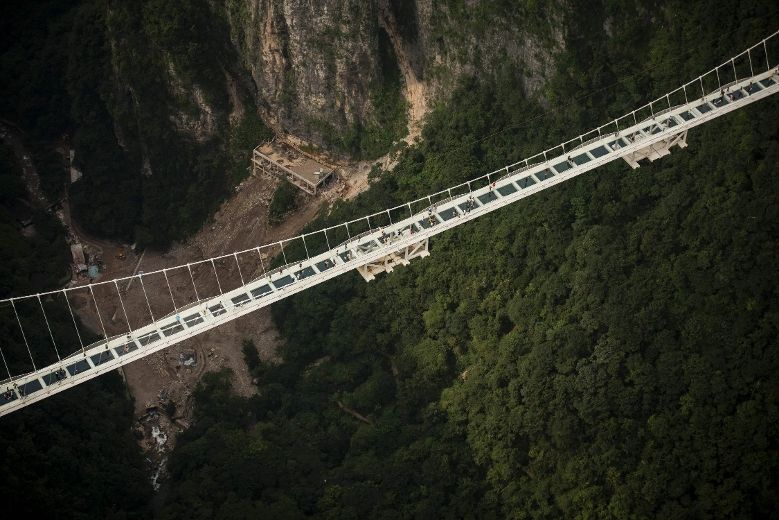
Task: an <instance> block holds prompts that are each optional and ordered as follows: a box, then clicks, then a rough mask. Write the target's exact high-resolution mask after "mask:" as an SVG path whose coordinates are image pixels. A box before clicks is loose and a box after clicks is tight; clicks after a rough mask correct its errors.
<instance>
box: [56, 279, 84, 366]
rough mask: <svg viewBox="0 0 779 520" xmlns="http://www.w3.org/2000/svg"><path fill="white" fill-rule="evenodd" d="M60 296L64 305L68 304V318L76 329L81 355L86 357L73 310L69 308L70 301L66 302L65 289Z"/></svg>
mask: <svg viewBox="0 0 779 520" xmlns="http://www.w3.org/2000/svg"><path fill="white" fill-rule="evenodd" d="M62 295H63V296H64V297H65V303H67V304H68V311H69V312H70V317H71V318H72V319H73V328H74V329H76V336H77V337H78V343H79V345H81V353H82V354H83V355H84V356H86V355H87V353H86V350H84V341H83V340H82V339H81V333H80V332H79V331H78V324H77V323H76V315H75V314H73V309H72V308H71V307H70V301H69V300H68V291H67V289H65V290H63V291H62Z"/></svg>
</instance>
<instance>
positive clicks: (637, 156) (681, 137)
mask: <svg viewBox="0 0 779 520" xmlns="http://www.w3.org/2000/svg"><path fill="white" fill-rule="evenodd" d="M674 145H676V146H678V147H679V148H687V131H686V130H685V131H684V132H682V133H680V134H676V135H672V136H671V137H668V138H667V139H663V140H662V141H658V142H656V143H653V144H650V145H649V146H647V147H645V148H641V149H639V150H636V151H635V152H632V153H630V154H628V155H626V156H624V157H623V159H625V162H627V163H628V164H629V165H630V167H631V168H633V169H634V170H635V169H636V168H638V167H639V166H641V165H640V164H639V163H638V161H640V160H641V159H649V160H650V161H655V160H657V159H660V158H661V157H665V156H666V155H670V154H671V147H672V146H674Z"/></svg>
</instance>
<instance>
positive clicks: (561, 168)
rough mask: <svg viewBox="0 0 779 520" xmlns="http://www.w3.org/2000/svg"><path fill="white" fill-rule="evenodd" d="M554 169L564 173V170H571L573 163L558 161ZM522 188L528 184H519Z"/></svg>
mask: <svg viewBox="0 0 779 520" xmlns="http://www.w3.org/2000/svg"><path fill="white" fill-rule="evenodd" d="M554 169H555V170H557V173H563V172H564V171H567V170H570V169H571V165H570V164H568V161H563V162H561V163H557V164H555V165H554ZM519 186H520V187H521V188H525V187H526V186H522V185H521V184H520V185H519Z"/></svg>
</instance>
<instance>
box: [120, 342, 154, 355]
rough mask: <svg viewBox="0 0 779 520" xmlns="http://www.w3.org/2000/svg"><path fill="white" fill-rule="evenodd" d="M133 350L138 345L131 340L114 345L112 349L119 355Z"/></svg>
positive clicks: (136, 348)
mask: <svg viewBox="0 0 779 520" xmlns="http://www.w3.org/2000/svg"><path fill="white" fill-rule="evenodd" d="M149 343H151V342H149ZM135 350H138V345H136V344H135V342H134V341H131V342H129V343H127V344H126V345H121V346H119V347H116V348H115V349H114V352H116V354H117V355H118V356H120V357H121V356H124V355H125V354H129V353H130V352H133V351H135Z"/></svg>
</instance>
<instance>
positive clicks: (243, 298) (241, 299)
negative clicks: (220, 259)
mask: <svg viewBox="0 0 779 520" xmlns="http://www.w3.org/2000/svg"><path fill="white" fill-rule="evenodd" d="M230 301H231V302H233V305H235V306H236V307H240V306H241V305H244V304H245V303H248V302H250V301H252V299H251V298H250V297H249V295H248V294H239V295H238V296H235V297H234V298H231V299H230ZM162 332H163V333H164V334H165V335H166V336H167V335H168V334H167V333H166V332H165V329H163V330H162Z"/></svg>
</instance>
